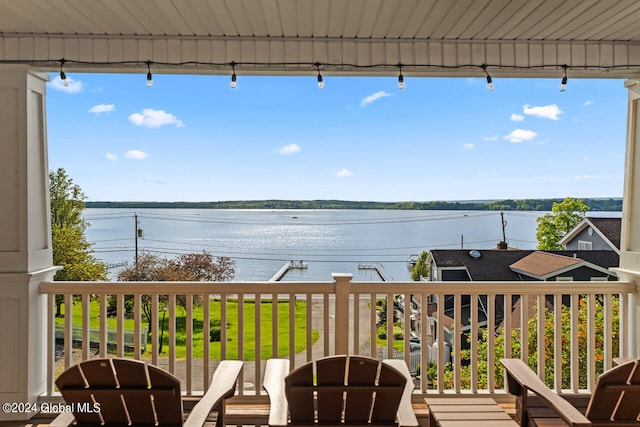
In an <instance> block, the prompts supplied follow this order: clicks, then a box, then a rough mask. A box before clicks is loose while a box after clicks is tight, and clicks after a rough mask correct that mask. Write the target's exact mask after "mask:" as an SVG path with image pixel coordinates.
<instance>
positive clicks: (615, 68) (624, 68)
mask: <svg viewBox="0 0 640 427" xmlns="http://www.w3.org/2000/svg"><path fill="white" fill-rule="evenodd" d="M2 64H22V65H31V66H37V67H45V68H53V67H54V66H56V65H57V66H59V71H60V80H62V83H63V84H64V85H65V86H68V85H69V81H68V79H67V77H66V75H65V72H64V70H63V67H64V66H65V65H66V66H68V65H69V64H74V65H79V66H82V67H83V68H88V67H95V68H97V69H98V70H104V69H106V68H107V67H123V66H126V67H135V66H142V65H146V66H147V86H149V87H151V86H153V76H152V74H151V64H153V65H156V66H159V67H171V68H176V67H202V69H204V70H206V69H207V67H210V68H211V70H212V71H215V70H218V69H223V68H224V67H231V68H232V69H233V74H232V75H231V86H232V87H236V86H235V83H236V73H235V66H236V65H242V66H247V67H257V68H259V69H263V68H268V67H279V69H282V68H289V69H295V68H294V67H297V69H299V70H303V69H304V68H305V67H309V66H311V67H315V68H316V70H317V71H318V87H319V88H320V89H322V88H324V82H323V78H322V74H321V72H320V67H321V66H323V67H325V68H327V69H335V70H337V71H342V72H347V73H348V72H352V73H353V72H356V71H358V70H383V71H385V72H388V71H389V70H390V69H392V68H393V67H398V68H399V74H398V88H400V89H402V88H403V87H404V75H403V74H402V67H405V68H406V67H409V68H411V69H412V70H413V71H414V72H415V73H417V75H419V74H420V73H421V72H424V73H428V72H429V71H440V72H439V73H437V74H441V71H443V70H444V71H446V70H473V69H481V70H482V71H484V73H485V75H486V80H487V89H488V90H490V91H491V90H493V89H494V86H493V79H492V77H491V75H490V74H489V72H488V71H487V68H488V67H492V68H495V69H498V70H501V71H516V72H517V71H532V70H539V71H542V72H544V73H545V75H546V73H550V72H552V70H557V69H562V70H563V71H564V75H563V77H562V83H561V84H560V90H561V91H563V92H564V91H565V90H566V84H567V80H568V77H567V71H569V70H572V69H577V70H579V71H581V72H585V71H587V72H588V73H587V74H586V75H585V76H584V77H588V76H589V75H592V74H593V75H597V74H598V73H599V74H606V73H616V76H617V77H621V78H628V76H627V74H628V73H634V74H635V73H637V71H635V70H637V69H638V68H640V64H631V63H625V64H618V65H576V66H575V67H571V66H569V65H567V64H551V63H548V64H540V65H524V66H520V65H500V64H484V63H483V64H458V65H433V64H427V63H414V64H393V65H392V64H385V63H378V64H368V65H360V64H353V63H326V64H322V63H320V62H297V61H292V62H273V63H271V62H240V63H238V62H206V61H179V62H167V61H161V62H156V61H151V60H148V61H139V60H131V61H82V60H73V59H71V60H69V59H32V60H19V59H0V65H2ZM362 72H363V73H366V71H362ZM426 76H427V74H425V77H426ZM608 76H609V77H611V78H615V77H616V76H613V75H611V74H608ZM543 77H544V76H543Z"/></svg>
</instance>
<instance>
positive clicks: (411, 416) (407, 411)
mask: <svg viewBox="0 0 640 427" xmlns="http://www.w3.org/2000/svg"><path fill="white" fill-rule="evenodd" d="M382 363H384V364H385V365H389V366H391V367H392V368H395V369H396V370H398V371H399V372H400V373H401V374H402V375H404V376H405V378H406V379H407V383H406V384H405V386H404V391H403V392H402V398H401V399H400V406H398V425H399V426H400V427H416V426H419V425H420V424H419V423H418V419H417V418H416V414H415V413H414V412H413V406H412V405H411V394H412V393H413V389H414V388H415V386H414V384H413V378H412V377H411V373H410V372H409V368H407V364H406V363H405V362H404V360H397V359H385V360H383V361H382Z"/></svg>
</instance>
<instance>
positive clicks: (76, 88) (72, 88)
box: [49, 76, 84, 93]
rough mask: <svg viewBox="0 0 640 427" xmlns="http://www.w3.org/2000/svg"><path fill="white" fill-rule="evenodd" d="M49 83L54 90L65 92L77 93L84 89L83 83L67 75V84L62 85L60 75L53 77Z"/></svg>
mask: <svg viewBox="0 0 640 427" xmlns="http://www.w3.org/2000/svg"><path fill="white" fill-rule="evenodd" d="M49 85H50V86H51V87H52V88H53V89H55V90H59V91H61V92H67V93H78V92H82V90H83V89H84V84H83V83H82V82H81V81H80V80H76V79H74V78H72V77H68V76H67V86H65V85H64V83H63V82H62V79H61V78H60V76H58V77H56V78H55V79H53V80H52V81H51V83H49Z"/></svg>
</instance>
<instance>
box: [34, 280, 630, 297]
mask: <svg viewBox="0 0 640 427" xmlns="http://www.w3.org/2000/svg"><path fill="white" fill-rule="evenodd" d="M348 283H349V292H350V293H361V294H371V293H374V294H388V293H394V294H400V293H413V294H420V293H426V294H436V293H440V294H447V295H456V294H460V295H469V294H489V293H491V294H521V295H527V294H529V295H535V294H548V295H551V294H576V293H577V294H606V293H612V294H616V293H635V292H637V285H636V283H635V282H628V281H615V282H614V281H611V282H586V281H585V282H578V281H573V282H569V281H567V282H542V281H531V282H348ZM159 285H160V286H159ZM335 292H336V283H335V282H333V281H327V282H266V281H264V282H262V281H261V282H42V283H41V284H40V293H41V294H56V293H57V294H65V293H66V294H127V295H135V294H176V295H183V294H205V293H208V294H265V295H267V294H334V293H335Z"/></svg>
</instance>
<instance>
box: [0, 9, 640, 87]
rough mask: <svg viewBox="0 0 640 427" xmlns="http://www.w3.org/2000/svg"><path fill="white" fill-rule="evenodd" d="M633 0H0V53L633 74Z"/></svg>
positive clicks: (352, 69) (106, 63)
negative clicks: (483, 67) (565, 70)
mask: <svg viewBox="0 0 640 427" xmlns="http://www.w3.org/2000/svg"><path fill="white" fill-rule="evenodd" d="M638 22H640V2H637V1H635V0H618V1H612V0H564V1H557V0H527V1H526V2H525V1H510V0H401V1H398V0H120V1H114V0H52V1H44V0H20V1H16V0H0V61H3V62H13V61H15V62H17V61H25V62H30V63H33V64H35V65H37V66H39V67H42V68H43V69H47V70H55V69H57V68H58V67H59V62H60V59H61V58H65V60H66V61H67V62H66V63H65V68H68V69H77V70H84V71H110V70H118V71H121V70H123V69H124V70H127V69H130V68H131V67H136V68H139V69H146V65H145V64H144V63H145V62H146V61H151V62H152V63H153V67H154V70H155V71H156V72H158V71H160V72H202V73H225V74H229V73H230V65H229V64H230V63H231V62H235V63H237V66H236V70H237V71H239V72H242V73H256V74H315V73H316V66H315V65H314V63H319V64H320V68H321V69H322V71H323V73H326V74H363V75H364V74H366V75H372V74H385V75H393V74H396V73H397V72H398V66H397V65H398V64H403V66H402V69H403V73H404V74H405V75H424V76H427V75H439V76H456V75H458V76H479V75H484V71H483V70H482V69H481V68H480V66H481V65H482V64H487V66H488V70H489V71H490V72H491V74H492V75H497V76H509V75H514V76H521V77H523V76H529V77H531V76H554V77H557V76H559V75H562V72H563V65H564V64H566V65H567V67H568V69H569V71H568V73H569V76H570V77H634V76H637V75H638V70H640V25H638Z"/></svg>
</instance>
